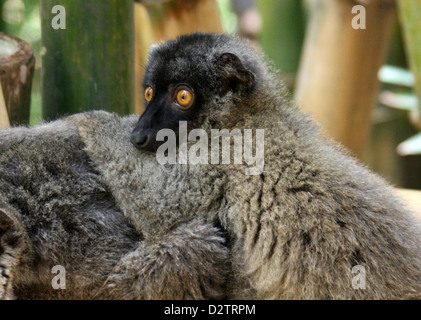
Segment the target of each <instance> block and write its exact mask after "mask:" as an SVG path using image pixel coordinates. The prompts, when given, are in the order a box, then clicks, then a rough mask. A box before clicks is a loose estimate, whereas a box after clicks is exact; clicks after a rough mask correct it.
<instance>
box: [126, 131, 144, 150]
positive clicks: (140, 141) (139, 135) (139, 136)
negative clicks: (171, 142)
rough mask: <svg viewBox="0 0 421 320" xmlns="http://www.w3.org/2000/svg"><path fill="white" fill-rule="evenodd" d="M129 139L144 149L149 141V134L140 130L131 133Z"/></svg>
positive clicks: (137, 146)
mask: <svg viewBox="0 0 421 320" xmlns="http://www.w3.org/2000/svg"><path fill="white" fill-rule="evenodd" d="M130 141H131V142H132V143H133V145H134V146H135V147H136V148H138V149H144V148H145V147H147V145H148V143H149V135H148V134H147V133H144V132H142V131H136V132H133V133H132V136H131V137H130Z"/></svg>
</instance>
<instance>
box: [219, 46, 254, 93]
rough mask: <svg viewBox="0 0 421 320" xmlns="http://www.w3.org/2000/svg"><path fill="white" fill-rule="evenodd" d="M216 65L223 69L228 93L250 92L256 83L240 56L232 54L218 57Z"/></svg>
mask: <svg viewBox="0 0 421 320" xmlns="http://www.w3.org/2000/svg"><path fill="white" fill-rule="evenodd" d="M215 58H216V63H217V64H218V65H219V66H220V67H221V69H222V77H223V87H224V89H225V90H226V91H229V90H231V91H233V92H236V91H239V90H245V91H248V90H250V89H252V88H253V86H254V83H255V77H254V74H253V73H252V72H251V71H250V70H247V69H246V68H245V67H244V65H243V64H242V63H241V60H240V58H239V57H238V56H236V55H235V54H233V53H230V52H224V53H222V54H217V55H216V57H215Z"/></svg>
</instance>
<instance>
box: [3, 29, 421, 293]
mask: <svg viewBox="0 0 421 320" xmlns="http://www.w3.org/2000/svg"><path fill="white" fill-rule="evenodd" d="M179 85H182V86H181V87H178V86H179ZM144 89H145V91H146V98H147V100H150V102H149V104H148V106H147V110H146V112H145V114H144V116H143V117H142V119H141V120H140V122H139V124H138V125H137V128H136V129H135V131H134V133H133V136H132V141H133V142H134V143H135V144H136V145H137V146H138V147H143V148H148V149H149V151H145V150H138V149H136V148H135V147H134V146H133V145H132V143H131V141H130V138H131V135H132V131H133V128H134V127H135V126H136V122H137V117H136V116H130V117H124V118H120V117H118V116H116V115H113V114H109V113H106V112H101V111H99V112H91V113H84V114H79V115H74V116H70V117H67V118H64V119H61V120H59V121H55V122H51V123H48V124H44V125H42V126H38V127H36V128H33V129H28V128H13V129H8V130H2V131H0V298H12V297H13V296H15V297H17V298H98V299H99V298H127V299H142V298H143V299H144V298H155V299H159V298H164V299H171V298H174V299H183V298H193V299H199V298H222V297H226V298H256V299H270V298H286V299H288V298H291V299H352V298H355V299H364V298H367V299H368V298H376V299H387V298H409V297H419V295H420V272H421V271H420V269H421V268H420V266H421V262H420V250H421V249H420V237H421V236H420V225H419V223H418V221H417V220H416V219H415V218H413V216H412V215H411V214H410V213H409V212H408V211H407V210H406V209H405V208H404V207H403V205H402V204H401V203H400V200H399V199H398V198H397V197H395V195H394V194H393V190H392V189H391V188H390V187H389V186H388V185H387V184H386V183H385V182H384V181H383V180H382V179H380V178H379V177H377V176H376V175H374V174H373V173H370V172H369V171H368V170H367V169H365V168H364V167H362V166H361V165H359V164H358V163H357V162H356V161H355V160H353V159H352V158H350V157H349V156H348V155H346V153H345V152H344V151H343V150H341V148H340V147H339V146H337V145H334V144H333V143H332V142H331V141H326V140H325V139H324V138H322V137H321V136H320V134H319V133H318V129H317V127H316V126H315V125H314V124H313V123H312V121H311V120H309V119H308V118H307V117H306V116H304V115H301V114H300V113H299V112H298V111H297V110H295V109H294V107H292V106H291V104H290V103H289V102H288V101H287V99H286V98H285V95H284V93H283V89H282V87H281V86H280V85H279V84H278V82H277V80H276V76H275V74H274V73H272V72H271V71H270V68H269V67H268V66H267V64H266V63H265V62H264V60H263V59H262V58H261V57H260V56H259V55H257V54H255V53H254V52H252V51H251V50H250V49H248V47H247V46H246V44H244V43H243V42H241V41H239V40H236V39H233V38H231V37H228V36H224V35H210V34H195V35H192V36H184V37H181V38H179V39H177V40H175V41H170V42H168V43H165V44H162V45H160V46H158V47H157V48H155V49H153V50H152V51H151V55H150V62H149V64H148V66H147V69H146V78H145V88H144ZM179 89H180V90H179ZM178 105H180V106H178ZM179 120H186V121H187V122H188V127H189V129H192V128H204V129H206V130H207V131H209V130H211V129H220V128H227V129H231V128H240V129H256V128H260V129H265V143H264V147H265V148H264V152H265V153H264V160H265V166H264V170H263V172H262V173H261V174H259V175H246V174H245V170H244V167H245V166H244V165H240V164H238V165H236V164H229V165H206V164H201V165H191V164H165V165H160V164H158V162H157V158H156V155H155V153H153V152H150V151H153V150H155V149H156V148H157V147H158V145H159V142H156V141H155V140H156V139H155V133H156V132H158V130H159V129H161V128H178V121H179ZM141 129H142V130H143V132H142V133H141V132H140V130H141ZM144 133H147V136H146V139H145V135H144ZM220 228H222V229H224V230H223V235H224V238H226V239H227V240H228V241H227V243H224V239H223V236H222V235H221V232H220V231H219V229H220ZM227 246H228V249H229V250H228V249H227ZM55 265H62V266H63V267H65V269H66V271H67V272H66V279H67V288H66V289H65V290H56V289H54V288H52V285H51V281H52V278H53V277H54V274H52V272H51V270H52V267H54V266H55ZM354 266H360V267H364V268H365V270H366V274H365V275H366V288H365V289H363V288H362V287H361V286H357V288H356V289H354V288H353V280H354V279H355V276H356V275H361V274H355V273H353V271H354V270H353V269H352V268H353V267H354ZM226 279H228V284H226V283H225V281H226ZM361 280H363V278H361ZM358 284H362V282H359V283H358Z"/></svg>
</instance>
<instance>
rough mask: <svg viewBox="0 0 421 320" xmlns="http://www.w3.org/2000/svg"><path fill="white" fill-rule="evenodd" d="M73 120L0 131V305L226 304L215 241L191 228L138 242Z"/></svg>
mask: <svg viewBox="0 0 421 320" xmlns="http://www.w3.org/2000/svg"><path fill="white" fill-rule="evenodd" d="M107 116H108V115H107ZM81 117H82V118H83V117H86V118H89V117H90V116H89V115H82V116H81ZM71 119H72V118H68V119H64V120H60V121H56V122H52V123H49V124H46V125H43V126H39V127H36V128H34V129H27V128H13V129H8V130H2V131H0V299H12V298H17V299H92V298H95V299H105V298H106V299H205V298H213V299H218V298H222V297H224V296H225V280H226V274H227V270H228V268H227V257H228V251H227V249H226V248H225V246H224V240H223V237H222V236H221V234H220V233H219V231H218V230H217V229H216V228H214V227H213V226H212V225H209V224H206V223H204V222H202V221H199V220H198V219H190V220H189V221H188V222H186V223H180V224H178V225H177V226H175V227H174V228H173V229H171V230H167V232H166V233H165V234H162V236H159V237H155V239H154V240H150V241H147V240H145V237H144V236H143V235H142V234H139V233H138V232H136V231H135V230H134V228H133V227H132V226H131V225H130V224H129V223H128V222H127V220H126V219H125V217H124V216H123V214H122V213H121V211H120V209H119V208H118V206H117V205H116V203H115V201H114V198H113V195H112V194H111V192H110V187H109V185H108V183H107V182H106V180H105V179H104V177H103V176H102V175H101V174H100V173H99V172H98V171H97V170H96V169H95V168H94V166H95V164H94V163H92V160H91V159H89V157H88V156H87V154H86V153H85V151H84V150H83V149H84V148H85V145H84V143H83V141H82V140H81V139H80V137H79V134H78V131H77V127H76V126H75V125H74V124H73V123H72V122H71V121H70V120H71ZM126 131H127V132H128V128H127V129H126ZM111 132H112V130H111V131H110V133H111ZM107 140H109V139H107V137H104V141H103V142H102V143H101V144H102V145H103V146H104V147H105V145H106V144H107ZM107 148H111V149H113V148H114V150H117V149H118V146H112V145H108V147H107ZM127 163H130V162H127ZM144 174H146V173H145V172H144ZM121 182H122V183H124V182H123V181H121ZM111 185H115V184H113V183H111ZM55 265H61V266H63V267H65V270H66V289H64V290H61V289H58V290H55V289H53V287H52V280H53V278H54V276H55V275H56V274H53V273H52V268H53V267H54V266H55Z"/></svg>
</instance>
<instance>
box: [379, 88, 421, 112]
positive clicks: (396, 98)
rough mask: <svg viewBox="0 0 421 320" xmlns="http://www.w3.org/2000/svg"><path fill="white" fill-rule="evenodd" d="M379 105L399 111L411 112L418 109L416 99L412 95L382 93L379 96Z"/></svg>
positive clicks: (390, 92)
mask: <svg viewBox="0 0 421 320" xmlns="http://www.w3.org/2000/svg"><path fill="white" fill-rule="evenodd" d="M379 101H380V103H382V104H384V105H385V106H388V107H392V108H395V109H400V110H407V111H412V110H415V109H416V108H418V105H419V103H418V98H417V96H416V95H415V94H414V93H401V92H392V91H383V92H381V93H380V95H379Z"/></svg>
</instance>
